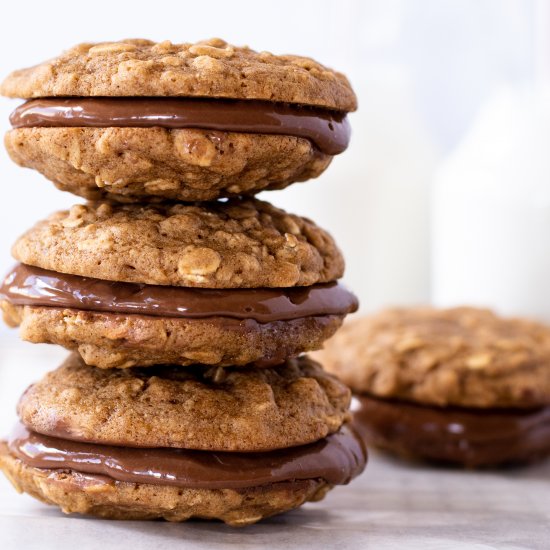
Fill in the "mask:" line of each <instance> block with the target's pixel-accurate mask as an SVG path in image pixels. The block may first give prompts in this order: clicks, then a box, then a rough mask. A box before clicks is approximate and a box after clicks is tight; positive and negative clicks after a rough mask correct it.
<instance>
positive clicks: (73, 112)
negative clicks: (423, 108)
mask: <svg viewBox="0 0 550 550" xmlns="http://www.w3.org/2000/svg"><path fill="white" fill-rule="evenodd" d="M2 90H3V92H4V93H5V94H7V95H11V96H14V95H15V96H21V97H25V98H31V97H34V98H39V99H38V100H37V101H34V100H33V101H30V102H27V103H26V104H24V105H23V106H22V107H21V108H19V109H18V110H17V111H16V113H14V115H13V116H12V121H13V122H14V125H15V126H17V128H16V129H14V130H11V131H10V132H9V133H8V136H7V138H6V143H7V146H8V149H9V150H10V153H11V154H12V156H13V157H14V159H15V160H16V161H17V162H19V163H20V164H22V165H26V166H32V167H35V168H37V169H38V170H40V171H41V172H43V173H44V174H45V175H46V176H48V177H50V178H51V179H53V180H54V182H55V183H56V185H58V186H59V187H60V188H62V189H67V190H71V191H73V192H75V193H77V194H79V195H82V196H85V197H87V198H91V199H96V200H94V201H92V202H88V203H86V204H83V205H77V206H74V207H73V208H72V209H70V210H69V211H66V212H58V213H55V214H53V215H52V216H50V217H49V218H48V219H46V220H44V221H42V222H39V223H38V224H37V225H36V226H35V227H34V228H32V229H30V230H29V231H28V232H27V233H26V234H25V235H23V236H22V237H21V238H20V239H19V240H18V241H17V242H16V244H15V246H14V247H13V254H14V256H15V258H16V259H17V260H18V262H19V263H18V264H17V265H16V266H15V267H14V268H13V269H12V271H11V272H10V273H8V275H7V276H6V278H5V280H4V281H3V284H2V286H1V287H0V305H1V307H2V310H3V312H4V318H5V320H6V322H8V323H9V324H10V325H12V326H18V325H19V326H20V332H21V335H22V337H23V338H24V339H26V340H28V341H31V342H47V343H53V344H58V345H62V346H64V347H66V348H67V349H69V350H72V351H73V353H72V354H71V356H70V357H69V359H68V360H67V361H66V363H65V364H64V365H62V366H61V367H60V368H58V369H57V370H56V371H53V372H51V373H49V374H48V375H46V376H45V377H44V379H43V380H42V381H40V382H38V383H36V384H34V385H33V386H31V387H30V388H29V389H28V390H27V391H26V392H25V394H24V395H23V396H22V398H21V400H20V403H19V407H18V414H19V417H20V420H21V423H20V424H19V425H18V426H17V427H16V428H15V430H14V432H13V434H12V435H11V437H10V438H9V440H8V441H7V442H5V443H2V444H1V446H0V466H1V467H2V469H3V470H4V472H5V473H6V475H7V476H8V477H9V478H10V480H11V481H12V482H13V484H14V486H15V487H16V488H17V489H18V490H20V491H25V492H27V493H29V494H31V495H33V496H35V497H36V498H39V499H41V500H43V501H45V502H47V503H51V504H55V505H58V506H60V507H61V508H62V510H63V511H65V512H79V513H88V514H93V515H96V516H101V517H108V518H121V519H123V518H127V519H153V518H165V519H168V520H172V521H182V520H186V519H188V518H191V517H201V518H208V519H221V520H223V521H225V522H227V523H230V524H232V525H246V524H249V523H253V522H255V521H258V520H260V519H262V518H264V517H268V516H271V515H273V514H277V513H280V512H284V511H287V510H290V509H292V508H295V507H296V506H299V505H301V504H303V503H304V502H306V501H308V500H319V499H320V498H322V497H323V496H324V494H325V493H326V492H327V490H328V489H330V488H331V487H333V486H334V485H338V484H345V483H348V482H349V481H350V480H351V479H352V478H353V477H355V476H356V475H358V474H359V473H361V471H362V470H363V469H364V467H365V463H366V450H365V448H364V444H363V442H362V439H361V437H359V436H358V434H357V432H356V431H355V429H354V428H353V427H352V426H351V425H350V424H349V423H348V421H349V419H350V414H349V405H350V399H351V392H350V390H349V389H348V388H347V387H346V386H345V385H344V384H343V383H341V382H339V381H338V380H337V379H336V378H335V377H333V376H332V375H329V374H327V373H325V372H324V371H323V369H322V368H321V366H320V365H319V364H318V363H316V362H314V361H313V360H311V359H309V358H308V357H306V356H304V355H302V354H303V353H304V352H308V351H312V350H315V349H319V348H320V347H321V346H322V344H323V342H324V341H325V340H326V339H327V338H329V337H330V336H331V335H332V334H333V333H334V332H335V331H336V330H337V329H338V327H339V326H340V325H341V323H342V321H343V319H344V317H345V316H346V315H347V314H348V313H350V312H353V311H355V310H356V309H357V300H356V298H355V297H354V296H353V294H351V293H350V292H349V291H347V290H346V289H345V288H344V287H343V286H342V285H340V284H339V283H338V279H339V278H340V277H341V276H342V274H343V270H344V261H343V258H342V255H341V253H340V251H339V250H338V248H337V246H336V244H335V243H334V241H333V239H332V238H331V237H330V235H329V234H328V233H327V232H325V231H324V230H323V229H321V228H319V227H318V226H316V225H315V224H314V223H313V222H312V221H310V220H308V219H305V218H300V217H298V216H295V215H292V214H288V213H286V212H284V211H282V210H280V209H278V208H276V207H274V206H272V205H270V204H269V203H266V202H263V201H259V200H257V199H254V198H251V197H248V198H247V197H244V196H238V197H237V196H235V197H232V196H233V195H242V194H243V192H246V193H247V194H253V193H255V192H257V191H260V190H262V189H272V188H281V187H284V186H286V185H288V184H289V183H292V182H294V181H297V180H299V179H305V178H306V177H312V176H314V175H318V174H319V173H320V172H321V171H322V170H323V169H324V168H325V167H326V166H327V165H328V163H329V162H330V158H331V156H332V155H333V154H336V153H338V152H341V151H342V150H343V149H344V148H345V145H346V144H347V139H348V137H349V129H348V127H347V122H346V120H345V111H346V110H352V109H354V108H355V97H354V95H353V92H352V90H351V88H350V87H349V84H348V83H347V81H346V80H345V78H344V77H343V76H342V75H339V74H337V73H334V72H332V71H330V70H328V69H326V68H323V67H321V66H320V65H318V64H316V63H315V62H313V61H311V60H306V59H303V58H296V57H293V56H286V57H275V56H272V55H271V54H258V53H256V52H253V51H252V50H249V49H246V48H243V49H241V48H234V47H233V46H229V45H227V44H225V43H224V42H221V41H218V40H214V41H210V42H208V43H201V44H196V45H189V44H186V45H171V44H169V43H162V44H154V43H151V42H148V41H141V40H136V41H133V40H132V41H126V42H124V43H109V44H99V45H92V44H86V45H82V46H78V47H76V48H74V49H72V50H69V51H68V52H67V53H65V54H63V55H62V56H61V57H60V58H58V59H55V60H53V61H51V62H48V63H46V64H43V65H40V66H38V67H35V68H32V69H27V70H24V71H18V72H16V73H14V74H13V75H11V76H10V77H8V79H7V80H6V81H5V82H4V84H3V87H2ZM56 96H59V98H56ZM66 96H71V100H67V99H66ZM94 96H96V97H94ZM140 97H141V99H140ZM210 115H211V116H210ZM239 124H240V126H239ZM115 144H116V146H115ZM178 155H179V156H178ZM220 197H232V198H225V199H223V200H216V201H214V202H197V201H202V200H204V199H209V200H210V199H219V198H220ZM97 199H99V200H97ZM105 199H108V200H105ZM167 199H170V200H167ZM175 200H179V201H183V200H185V201H194V202H175ZM134 201H139V202H134Z"/></svg>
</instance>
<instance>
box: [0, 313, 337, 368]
mask: <svg viewBox="0 0 550 550" xmlns="http://www.w3.org/2000/svg"><path fill="white" fill-rule="evenodd" d="M0 307H1V308H2V309H3V311H4V319H5V321H6V322H7V323H8V325H10V326H12V327H15V326H20V335H21V338H23V340H26V341H29V342H33V343H49V344H57V345H60V346H63V347H65V348H67V349H70V350H76V351H78V353H80V355H81V356H82V358H83V359H84V361H85V362H86V363H87V364H88V365H93V366H95V367H99V368H105V369H107V368H128V367H134V366H140V367H147V366H154V365H158V364H174V365H182V366H188V365H193V364H195V363H202V364H205V365H217V366H244V365H249V366H250V367H252V368H254V367H257V366H258V365H260V366H267V365H273V364H278V363H281V362H283V361H284V360H285V359H287V358H289V357H296V356H297V355H299V354H300V353H304V352H308V351H313V350H316V349H319V348H320V347H321V346H322V345H323V342H324V341H325V340H326V339H327V338H330V336H332V335H333V334H334V333H335V332H336V330H337V329H338V328H339V327H340V325H341V324H342V320H343V317H344V316H343V315H342V316H339V315H324V316H310V317H303V318H300V319H293V320H285V321H273V322H269V323H258V322H256V321H254V320H252V319H248V320H236V319H228V318H223V317H212V318H209V319H178V318H175V317H152V316H145V315H120V314H115V313H102V312H94V311H84V310H75V309H61V308H54V307H29V306H12V305H10V304H8V303H7V302H0Z"/></svg>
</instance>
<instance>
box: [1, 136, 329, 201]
mask: <svg viewBox="0 0 550 550" xmlns="http://www.w3.org/2000/svg"><path fill="white" fill-rule="evenodd" d="M5 144H6V148H7V150H8V152H9V154H10V156H11V158H12V159H13V160H14V161H15V162H16V163H17V164H19V165H20V166H24V167H27V168H34V169H35V170H38V171H39V172H41V173H42V174H44V175H45V176H46V177H47V178H48V179H50V180H52V181H53V182H54V183H55V184H56V186H57V187H59V189H61V190H63V191H69V192H71V193H74V194H76V195H80V196H82V197H85V198H87V199H92V200H102V199H104V198H107V197H108V198H110V199H113V200H118V201H123V202H129V201H134V200H139V199H141V198H147V199H148V200H150V199H151V198H157V199H173V200H183V201H202V200H213V199H217V198H219V197H227V196H233V195H239V194H252V193H257V192H259V191H262V190H264V189H283V188H284V187H286V186H287V185H290V184H291V183H293V182H296V181H305V180H308V179H311V178H315V177H317V176H319V175H320V174H321V173H322V172H323V171H324V170H325V168H326V167H327V166H328V165H329V163H330V160H331V157H330V156H328V155H325V154H323V153H321V152H319V151H317V150H316V149H315V148H314V147H313V145H312V144H311V142H310V141H309V140H307V139H302V138H298V137H292V136H275V135H259V134H244V133H230V132H217V131H207V130H197V129H177V130H170V129H166V128H19V129H16V130H11V131H10V132H8V133H7V134H6V138H5Z"/></svg>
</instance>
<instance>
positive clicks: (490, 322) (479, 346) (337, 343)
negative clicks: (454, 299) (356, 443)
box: [314, 307, 550, 408]
mask: <svg viewBox="0 0 550 550" xmlns="http://www.w3.org/2000/svg"><path fill="white" fill-rule="evenodd" d="M314 356H315V357H316V358H317V359H319V360H320V361H321V362H322V363H323V365H324V366H325V368H326V369H327V370H329V371H330V372H332V373H334V374H336V375H337V376H339V377H340V378H341V379H342V380H343V381H344V382H345V383H347V384H348V385H349V386H351V388H352V389H353V390H354V391H356V392H358V393H368V394H372V395H375V396H379V397H388V398H396V399H405V400H410V401H416V402H418V403H425V404H434V405H457V406H464V407H511V408H514V407H534V406H538V405H546V404H549V403H550V328H548V327H546V326H544V325H541V324H538V323H535V322H531V321H527V320H524V319H504V318H501V317H498V316H496V315H495V314H493V313H492V312H491V311H488V310H482V309H475V308H466V307H464V308H455V309H448V310H436V309H395V310H388V311H384V312H382V313H380V314H378V315H374V316H372V317H365V318H362V319H354V320H353V321H351V322H349V323H347V324H345V325H344V326H343V328H342V330H341V331H339V332H338V333H337V334H336V335H335V336H334V337H333V338H332V339H331V340H329V341H328V342H327V343H326V347H325V349H324V350H323V351H321V352H317V353H316V354H314Z"/></svg>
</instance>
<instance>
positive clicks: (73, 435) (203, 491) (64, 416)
mask: <svg viewBox="0 0 550 550" xmlns="http://www.w3.org/2000/svg"><path fill="white" fill-rule="evenodd" d="M349 400H350V392H349V390H348V389H347V388H346V387H345V386H344V385H343V384H342V383H340V382H338V380H336V379H335V378H333V377H332V376H330V375H328V374H326V373H324V372H323V370H322V369H321V368H320V367H319V366H318V365H317V364H316V363H315V362H313V361H311V360H310V359H308V358H306V357H302V358H300V359H297V360H291V361H288V362H287V363H285V364H283V365H281V366H279V367H276V368H271V369H269V368H266V369H245V370H243V369H216V368H213V369H204V368H203V369H200V368H196V369H195V370H193V371H190V370H186V369H185V370H182V369H175V368H173V367H156V368H150V369H127V370H124V371H120V370H113V371H102V370H99V369H95V368H93V367H89V366H87V365H85V364H84V363H83V362H82V361H81V359H80V358H79V357H78V356H77V355H76V354H75V355H72V356H71V357H70V358H69V359H68V361H67V362H66V363H65V364H64V365H63V366H62V367H60V368H59V369H58V370H56V371H54V372H52V373H49V374H48V375H47V376H46V377H45V378H44V379H43V380H42V381H40V382H38V383H37V384H35V385H33V386H31V387H30V388H29V389H28V390H27V391H26V392H25V394H24V395H23V397H22V398H21V401H20V403H19V414H20V417H21V420H22V424H20V425H18V426H17V427H16V429H15V430H14V432H13V433H12V435H11V437H10V438H9V440H8V441H7V442H5V443H2V444H0V466H1V467H2V469H3V470H4V472H5V473H6V475H7V476H8V478H9V479H10V480H11V481H12V483H13V484H14V486H15V487H16V488H17V489H18V490H20V491H24V492H27V493H29V494H31V495H32V496H34V497H36V498H39V499H40V500H42V501H44V502H47V503H50V504H55V505H58V506H60V507H61V508H62V510H63V511H64V512H66V513H70V512H78V513H86V514H92V515H96V516H100V517H106V518H111V519H155V518H164V519H168V520H171V521H183V520H186V519H189V518H191V517H200V518H208V519H221V520H223V521H225V522H226V523H229V524H232V525H246V524H250V523H254V522H256V521H258V520H260V519H262V518H264V517H268V516H271V515H274V514H277V513H281V512H284V511H287V510H290V509H292V508H295V507H297V506H300V505H301V504H303V503H304V502H305V501H308V500H320V499H321V498H323V496H324V495H325V493H326V492H327V491H328V490H329V489H330V488H331V487H333V486H334V485H340V484H345V483H348V482H349V481H350V480H351V479H352V478H353V477H355V476H357V475H358V474H359V473H361V472H362V470H363V469H364V467H365V464H366V459H367V455H366V450H365V448H364V445H363V443H362V439H361V437H359V436H358V435H357V433H356V431H355V429H354V428H353V427H352V426H350V425H348V424H344V422H345V420H346V419H347V414H348V413H347V409H348V406H349Z"/></svg>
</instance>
